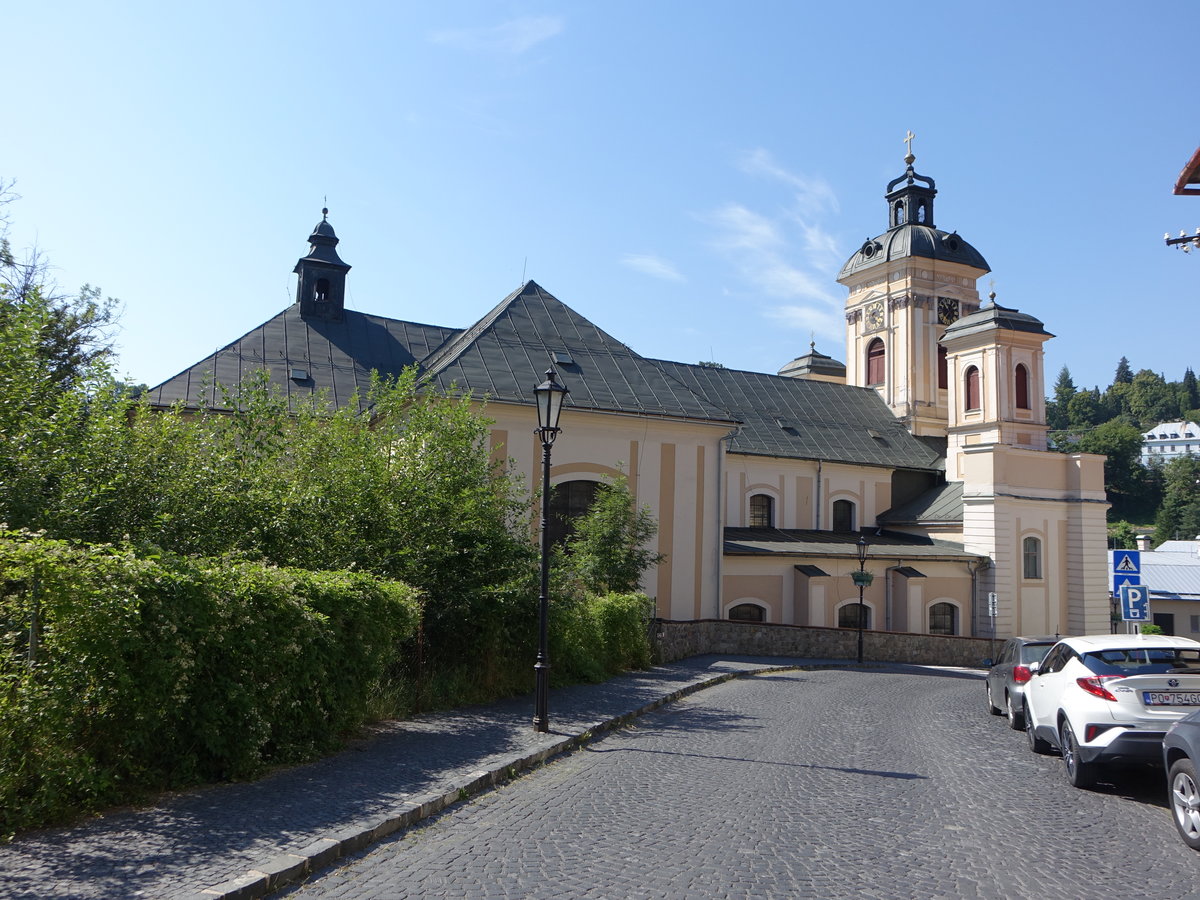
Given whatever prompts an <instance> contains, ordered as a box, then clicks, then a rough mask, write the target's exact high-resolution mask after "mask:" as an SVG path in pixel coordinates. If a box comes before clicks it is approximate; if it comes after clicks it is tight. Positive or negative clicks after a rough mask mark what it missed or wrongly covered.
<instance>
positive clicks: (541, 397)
mask: <svg viewBox="0 0 1200 900" xmlns="http://www.w3.org/2000/svg"><path fill="white" fill-rule="evenodd" d="M568 393H570V391H568V390H567V389H566V388H565V387H563V386H562V385H561V384H559V383H558V381H557V379H556V377H555V373H554V369H547V370H546V380H545V381H543V382H542V383H541V384H539V385H538V386H537V387H535V388H534V389H533V397H534V400H535V401H537V414H538V427H537V428H536V429H535V430H534V434H536V435H537V436H538V437H539V438H540V439H541V442H542V528H541V549H542V589H541V594H540V596H539V597H538V655H537V662H536V663H534V666H533V678H534V701H533V705H534V710H533V727H534V729H535V730H536V731H549V730H550V650H549V647H548V629H549V624H548V620H549V617H550V601H549V594H550V446H551V445H552V444H553V443H554V439H555V438H556V437H558V433H559V431H561V430H562V429H560V428H559V427H558V417H559V416H560V415H561V414H562V406H563V400H565V399H566V396H567V394H568Z"/></svg>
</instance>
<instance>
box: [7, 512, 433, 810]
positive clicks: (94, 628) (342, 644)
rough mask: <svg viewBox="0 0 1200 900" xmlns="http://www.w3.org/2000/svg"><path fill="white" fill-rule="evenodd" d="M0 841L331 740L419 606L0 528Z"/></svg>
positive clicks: (244, 566)
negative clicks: (19, 830)
mask: <svg viewBox="0 0 1200 900" xmlns="http://www.w3.org/2000/svg"><path fill="white" fill-rule="evenodd" d="M0 585H2V593H0V834H5V833H10V832H11V831H13V830H14V829H16V828H25V827H31V826H34V825H39V824H45V823H47V822H50V821H53V820H55V819H58V818H62V817H64V816H67V815H71V814H73V813H77V812H80V811H86V810H89V809H96V808H99V807H101V806H104V805H107V804H112V803H117V802H124V801H127V800H129V799H132V798H135V797H137V796H138V795H140V794H142V793H144V792H147V791H153V790H161V789H164V788H171V787H179V786H182V785H186V784H192V783H195V782H197V781H201V780H218V779H234V778H245V777H249V776H252V775H254V774H256V773H259V772H261V771H262V770H263V769H264V767H265V766H267V765H270V764H275V763H284V762H292V761H297V760H301V759H305V758H309V757H311V756H313V755H314V754H316V753H319V752H322V751H325V750H328V749H330V748H332V747H334V746H336V745H337V743H338V741H339V739H340V738H342V737H343V736H344V735H345V734H346V733H347V732H348V731H350V730H352V729H354V728H355V727H357V726H359V725H360V724H361V723H362V722H363V721H364V720H365V719H366V718H367V717H368V715H369V713H370V705H371V702H372V699H373V697H374V696H375V694H376V693H377V692H378V691H379V690H380V689H381V687H382V686H384V683H385V680H386V677H387V670H388V667H389V665H390V664H392V663H393V662H394V661H395V660H396V658H397V656H398V653H399V648H400V646H401V644H402V642H404V641H406V640H408V639H410V638H411V636H412V635H413V634H414V632H415V630H416V627H417V618H418V614H419V610H418V604H417V602H416V598H415V592H414V591H413V590H412V589H411V588H408V587H406V586H404V585H402V584H398V583H394V582H387V581H384V580H381V579H379V578H375V577H371V576H368V575H363V574H345V573H322V572H309V571H299V570H285V569H276V568H270V567H267V566H263V565H255V564H251V563H247V562H241V561H236V560H232V559H209V560H204V559H184V558H180V557H174V556H163V557H162V558H158V559H154V558H144V557H139V556H138V555H136V554H135V553H134V552H133V551H131V550H130V549H129V548H127V547H113V546H93V547H73V546H69V545H67V544H65V543H63V542H59V541H52V540H48V539H45V538H42V537H38V536H32V535H28V534H22V533H15V532H4V533H0Z"/></svg>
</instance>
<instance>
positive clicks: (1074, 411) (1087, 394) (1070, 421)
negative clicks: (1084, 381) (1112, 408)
mask: <svg viewBox="0 0 1200 900" xmlns="http://www.w3.org/2000/svg"><path fill="white" fill-rule="evenodd" d="M1106 418H1107V416H1106V415H1105V409H1104V405H1103V404H1102V403H1101V402H1100V390H1099V388H1096V389H1093V390H1090V391H1079V392H1078V393H1077V394H1075V396H1074V397H1072V398H1071V399H1070V400H1069V401H1068V402H1067V426H1068V427H1069V428H1071V429H1072V430H1075V429H1079V430H1082V429H1086V428H1091V427H1092V426H1094V425H1099V424H1100V423H1101V422H1103V421H1105V419H1106Z"/></svg>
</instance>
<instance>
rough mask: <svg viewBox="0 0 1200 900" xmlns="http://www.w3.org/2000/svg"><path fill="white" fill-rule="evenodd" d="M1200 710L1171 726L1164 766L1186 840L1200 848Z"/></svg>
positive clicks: (1169, 799) (1171, 802)
mask: <svg viewBox="0 0 1200 900" xmlns="http://www.w3.org/2000/svg"><path fill="white" fill-rule="evenodd" d="M1198 764H1200V710H1198V711H1196V712H1193V713H1188V714H1187V715H1186V716H1184V717H1183V718H1182V719H1180V720H1179V721H1178V722H1176V723H1175V724H1174V725H1172V726H1171V727H1170V728H1168V729H1167V734H1166V737H1164V738H1163V765H1164V766H1166V769H1167V803H1168V804H1169V805H1170V807H1171V814H1172V818H1174V819H1175V828H1176V829H1177V830H1178V831H1179V836H1180V837H1181V838H1183V842H1184V843H1185V844H1187V845H1188V846H1189V847H1191V848H1192V849H1193V850H1200V777H1197V775H1196V766H1197V765H1198Z"/></svg>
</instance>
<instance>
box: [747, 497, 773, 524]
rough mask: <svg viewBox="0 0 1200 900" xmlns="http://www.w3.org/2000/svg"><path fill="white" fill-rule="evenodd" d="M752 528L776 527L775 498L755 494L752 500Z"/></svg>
mask: <svg viewBox="0 0 1200 900" xmlns="http://www.w3.org/2000/svg"><path fill="white" fill-rule="evenodd" d="M750 527H751V528H774V527H775V498H774V497H772V496H771V495H770V494H755V495H753V496H752V497H751V498H750Z"/></svg>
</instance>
